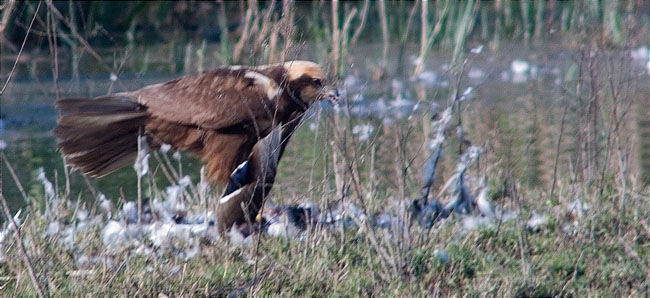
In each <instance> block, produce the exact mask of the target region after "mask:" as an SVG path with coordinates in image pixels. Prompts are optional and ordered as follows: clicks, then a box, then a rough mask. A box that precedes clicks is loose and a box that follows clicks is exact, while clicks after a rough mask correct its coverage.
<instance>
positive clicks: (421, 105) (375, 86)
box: [0, 44, 650, 209]
mask: <svg viewBox="0 0 650 298" xmlns="http://www.w3.org/2000/svg"><path fill="white" fill-rule="evenodd" d="M379 48H380V47H378V46H377V47H374V46H367V47H366V48H364V49H362V50H359V51H351V52H359V53H360V54H363V55H360V56H356V57H355V56H353V57H350V58H349V63H348V64H347V65H348V68H347V70H346V72H347V74H346V75H344V76H343V77H342V78H341V80H340V82H339V84H338V85H339V89H341V90H342V91H343V92H344V94H345V96H346V99H347V102H344V103H343V104H342V105H341V106H340V110H339V111H338V113H340V114H339V115H340V117H339V118H338V120H337V121H338V122H337V123H338V124H339V125H342V126H344V127H346V129H344V130H342V131H344V139H345V140H346V142H345V146H346V147H347V148H348V151H347V152H349V154H350V156H348V158H350V159H354V160H356V161H357V164H358V165H359V171H360V173H359V175H360V177H361V178H362V180H363V181H362V184H363V187H367V188H368V189H372V191H371V192H370V193H371V194H372V195H373V196H376V198H378V199H382V198H386V197H400V196H401V195H402V193H403V194H405V195H407V196H409V195H414V194H416V193H417V189H418V185H419V184H420V178H419V177H420V171H421V165H422V161H423V160H424V159H425V158H426V156H427V151H426V144H427V140H428V136H429V135H430V133H431V129H430V118H431V116H432V115H433V113H435V107H434V106H435V105H436V104H437V105H438V106H440V107H445V106H446V105H447V98H448V93H449V89H450V85H452V84H455V83H456V81H455V79H453V78H451V77H450V72H449V71H448V68H449V65H448V64H447V63H448V61H449V57H448V56H447V55H446V53H432V54H431V56H430V57H429V58H428V60H427V67H426V69H425V71H424V72H423V73H422V74H420V75H419V76H417V77H415V78H411V77H410V76H409V75H408V74H410V73H411V72H412V70H413V68H414V64H413V63H414V61H413V60H414V59H415V58H414V57H410V56H409V55H406V58H405V59H404V64H403V66H402V67H401V68H400V69H397V65H399V64H398V63H397V61H395V60H391V61H390V63H389V66H388V74H389V76H388V77H387V78H385V79H383V80H373V72H374V71H375V70H376V69H375V66H376V65H379V59H378V57H373V54H372V53H380V52H381V51H380V50H377V49H379ZM635 50H637V52H638V49H635ZM641 52H642V50H641ZM641 54H643V53H641ZM163 56H164V55H163ZM636 56H639V55H636ZM636 56H635V57H636ZM641 56H643V55H641ZM302 57H303V56H301V58H302ZM467 57H468V63H467V66H466V67H465V69H464V76H463V78H462V80H461V82H460V90H461V93H463V92H464V91H467V95H466V96H465V97H466V99H467V100H464V101H463V102H462V105H461V109H462V118H461V120H462V124H463V128H464V131H465V134H466V136H467V138H468V139H469V140H470V141H471V142H472V143H473V144H475V145H481V146H484V148H485V149H486V153H485V154H484V157H483V159H484V160H485V162H484V163H483V167H482V168H481V169H479V170H480V171H485V172H484V173H488V172H489V173H493V175H495V176H493V177H489V178H490V179H503V176H498V177H497V176H496V175H503V173H504V172H508V173H511V176H512V177H514V178H515V179H517V180H518V181H517V182H520V183H522V185H525V186H527V187H528V186H529V187H536V188H540V189H542V190H544V189H547V188H548V187H549V185H550V183H551V180H552V177H553V173H554V172H557V173H558V175H560V176H564V177H567V176H572V177H575V178H576V179H579V178H580V177H586V176H588V175H587V174H588V173H590V171H597V170H598V169H601V168H602V166H603V165H602V164H598V162H592V160H599V159H598V157H602V159H600V160H601V163H603V162H602V160H613V159H611V158H609V159H608V158H607V156H605V155H606V150H605V149H604V148H606V144H608V142H609V143H610V144H611V143H612V142H617V143H616V144H620V153H621V156H623V158H624V160H626V161H628V164H629V169H628V173H627V174H628V175H630V177H633V179H635V180H636V181H639V182H645V181H648V180H649V179H650V162H649V161H648V160H650V158H648V156H650V121H648V119H650V117H649V116H650V87H649V84H648V82H649V78H650V76H649V75H648V69H647V66H646V65H647V63H648V57H647V55H646V56H645V58H643V57H642V58H640V59H632V58H631V56H630V52H617V53H613V52H599V53H589V52H586V51H580V50H573V49H563V48H557V47H548V46H545V47H541V46H522V45H517V44H514V45H511V46H504V47H503V48H502V49H501V50H499V51H498V52H492V51H490V50H488V49H483V51H482V52H480V53H478V54H474V53H471V52H469V49H468V53H467ZM590 57H591V58H590ZM306 58H310V59H315V60H319V59H318V58H315V57H306ZM134 59H135V58H134ZM47 63H49V62H48V61H47V60H45V63H43V64H42V65H36V64H32V65H31V66H30V67H27V66H22V67H19V72H18V73H17V76H16V80H15V81H14V82H13V83H12V84H11V85H10V87H9V89H8V92H7V93H6V94H5V95H3V98H2V109H1V114H0V117H1V118H0V139H1V140H4V141H5V142H6V143H7V145H8V146H7V148H6V149H5V154H6V155H7V157H8V159H9V161H10V163H11V166H12V168H13V169H14V170H15V172H16V175H17V178H18V180H19V181H20V184H21V185H22V187H23V188H24V190H25V192H26V193H27V195H28V196H29V197H33V198H42V197H43V185H42V183H40V182H39V180H38V171H37V169H38V168H43V169H44V170H45V173H46V177H47V178H48V179H49V180H50V181H52V182H53V183H55V185H57V186H58V187H59V188H60V190H61V191H63V189H64V188H65V187H66V183H65V179H64V176H65V175H64V172H63V166H62V160H61V158H60V156H59V154H58V153H57V152H56V149H55V143H54V140H53V138H52V135H51V133H50V130H51V129H52V128H53V127H54V125H55V121H56V115H55V112H54V108H53V104H54V101H55V98H56V92H55V90H56V87H55V84H54V83H53V82H52V79H51V74H50V72H49V71H48V68H47V67H46V66H47V65H48V64H47ZM148 63H150V65H149V66H148V67H147V71H146V72H145V71H140V72H138V69H140V70H142V68H141V67H138V66H137V65H136V64H137V63H135V62H134V63H133V65H134V66H133V67H132V68H128V67H127V70H128V69H130V70H132V71H130V73H131V74H128V73H129V71H125V72H127V74H120V75H119V76H118V79H117V81H115V82H111V80H110V79H109V74H107V73H105V72H103V71H101V70H97V69H93V67H92V61H84V62H83V63H81V64H82V67H81V73H80V76H79V79H72V78H71V76H69V75H68V76H62V78H61V79H59V84H58V90H59V96H60V97H66V96H79V97H81V96H84V97H85V96H98V95H102V94H106V93H108V92H109V90H110V91H112V92H117V91H124V90H133V89H136V88H139V87H141V86H144V85H147V84H151V83H156V82H162V81H165V80H167V79H171V78H174V77H176V76H178V75H169V74H168V73H169V71H174V70H178V69H180V68H182V67H176V66H175V67H173V68H170V67H169V63H168V62H165V61H164V59H161V61H156V60H155V59H153V58H152V59H151V60H150V61H149V62H148ZM179 63H180V65H182V62H177V63H176V64H179ZM34 65H36V66H37V67H35V66H34ZM589 65H592V67H591V68H589V67H588V66H589ZM594 65H595V66H594ZM211 66H214V65H212V64H211V63H206V67H211ZM35 68H36V69H35ZM590 69H591V71H589V70H590ZM62 73H68V72H67V69H66V68H65V66H62ZM165 73H167V74H165ZM405 74H407V75H405ZM468 88H471V89H468ZM597 90H600V91H598V92H596V91H597ZM612 94H615V95H616V96H612ZM612 98H616V99H617V100H618V101H617V103H619V104H620V107H621V108H619V109H616V110H615V113H616V115H617V117H618V118H617V119H619V118H620V119H619V120H620V121H619V122H616V121H614V122H612V121H610V120H611V119H613V116H612V115H614V114H613V113H614V112H612V111H614V109H613V108H612V107H613V103H614V100H613V99H612ZM593 111H596V112H593ZM334 113H335V111H334V109H333V108H332V107H331V106H328V105H323V106H322V107H317V108H315V109H313V111H312V113H310V114H309V116H308V117H307V119H306V120H305V123H304V125H303V127H302V128H301V129H300V130H299V132H298V134H297V135H296V136H295V137H294V139H293V140H292V143H291V145H290V146H289V148H288V151H287V153H286V156H285V158H284V159H283V161H282V168H281V170H280V171H281V173H280V175H279V181H278V184H277V187H276V188H275V191H276V195H275V196H276V199H277V200H280V201H282V200H290V198H296V197H303V198H304V197H305V196H308V197H311V196H316V194H319V193H322V192H323V191H325V192H331V191H333V188H334V187H333V183H332V182H331V181H332V170H331V168H332V153H331V150H323V148H326V149H327V148H330V149H331V146H332V143H333V136H332V135H333V133H332V127H333V119H334V116H333V115H334ZM594 114H597V116H594ZM347 115H350V118H349V121H348V118H347ZM590 119H596V120H593V121H592V120H590ZM615 122H616V123H620V124H619V126H618V127H619V129H618V132H619V134H618V135H619V136H620V138H618V139H616V138H612V135H611V134H608V131H611V130H612V129H611V127H612V126H609V124H611V123H615ZM452 135H453V133H452ZM450 139H451V138H450ZM608 140H609V141H608ZM454 146H455V145H454V140H450V145H449V147H448V149H447V160H446V161H445V162H444V163H443V164H442V168H441V169H442V171H443V173H444V172H445V170H447V171H448V170H450V169H453V165H454V151H455V150H454V149H452V148H455V147H454ZM558 152H559V154H558ZM615 153H616V152H615ZM168 157H169V159H170V161H171V162H172V163H173V164H174V167H175V168H176V169H178V170H179V171H181V172H182V174H183V175H185V174H187V175H190V176H191V177H192V178H193V180H194V181H195V182H196V181H197V179H198V168H199V165H198V164H197V162H196V161H195V160H193V159H192V158H190V157H187V156H183V157H182V158H181V159H180V161H179V160H177V159H175V158H174V157H173V156H172V154H171V153H169V154H168ZM152 160H153V164H152V168H153V169H156V162H155V160H154V159H152ZM612 163H613V161H612ZM556 164H557V166H556ZM3 167H4V168H3V175H2V188H3V192H4V195H5V196H6V197H7V198H8V199H9V201H10V203H11V205H12V208H13V209H17V208H21V207H23V206H25V204H27V202H25V200H24V199H23V196H22V195H21V193H20V191H19V190H18V186H17V183H16V182H15V181H14V179H13V178H12V176H11V175H10V173H9V171H8V170H7V168H6V167H5V165H3ZM158 172H159V171H158ZM614 175H615V174H614ZM440 179H444V174H443V175H441V177H440ZM70 183H71V189H72V191H71V194H72V195H73V196H74V197H78V198H82V199H88V198H92V197H93V191H94V189H97V190H99V191H101V192H102V193H105V194H106V195H107V196H108V197H109V198H112V199H116V200H117V199H119V198H125V199H127V200H133V199H134V198H135V196H136V195H135V194H136V187H135V185H136V179H135V174H134V172H133V170H132V169H130V168H125V169H122V170H121V171H119V172H117V173H115V174H111V175H109V176H107V177H105V178H102V179H89V180H86V179H84V178H83V177H82V176H81V175H79V174H78V173H73V174H72V175H71V176H70ZM145 184H146V185H149V184H156V186H157V187H158V188H159V189H162V188H163V187H164V186H166V185H169V182H168V181H167V179H166V178H165V177H164V176H163V175H161V174H160V173H157V175H156V178H155V179H154V180H151V181H147V182H146V183H145ZM89 185H92V187H90V186H89ZM154 195H155V194H154Z"/></svg>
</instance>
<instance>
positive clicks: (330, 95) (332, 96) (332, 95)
mask: <svg viewBox="0 0 650 298" xmlns="http://www.w3.org/2000/svg"><path fill="white" fill-rule="evenodd" d="M323 99H326V100H328V101H330V102H331V103H333V104H337V103H338V102H339V100H340V99H341V96H340V95H339V90H338V89H336V88H331V89H329V90H327V91H326V92H325V96H323Z"/></svg>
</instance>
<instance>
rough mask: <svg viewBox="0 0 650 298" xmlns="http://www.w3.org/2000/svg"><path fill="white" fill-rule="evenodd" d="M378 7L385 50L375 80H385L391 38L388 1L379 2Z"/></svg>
mask: <svg viewBox="0 0 650 298" xmlns="http://www.w3.org/2000/svg"><path fill="white" fill-rule="evenodd" d="M378 6H379V23H380V24H381V37H382V44H383V49H382V52H381V65H380V69H379V73H377V74H376V75H375V79H380V78H383V77H384V76H385V75H386V68H387V67H388V50H389V46H390V36H389V35H388V16H387V15H386V1H385V0H379V5H378Z"/></svg>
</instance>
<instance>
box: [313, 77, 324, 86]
mask: <svg viewBox="0 0 650 298" xmlns="http://www.w3.org/2000/svg"><path fill="white" fill-rule="evenodd" d="M312 83H314V85H316V86H317V87H322V86H323V81H322V80H321V79H312Z"/></svg>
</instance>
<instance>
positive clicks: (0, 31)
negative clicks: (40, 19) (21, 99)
mask: <svg viewBox="0 0 650 298" xmlns="http://www.w3.org/2000/svg"><path fill="white" fill-rule="evenodd" d="M13 5H14V1H13V0H12V1H9V2H7V3H5V4H3V6H4V7H3V14H2V23H1V24H0V26H2V27H0V38H3V39H4V29H5V27H6V25H7V24H6V22H8V21H9V16H10V15H11V10H12V9H13ZM40 8H41V2H38V6H36V11H34V16H33V17H32V20H31V21H30V22H29V27H27V33H25V38H24V39H23V43H22V44H21V45H20V50H19V51H18V56H17V57H16V60H15V61H14V65H13V66H12V67H11V71H9V75H8V76H7V80H6V81H5V83H4V85H3V86H2V89H0V95H2V94H4V93H5V90H6V89H7V86H8V85H9V82H10V81H11V77H12V76H13V74H14V72H15V71H16V66H17V65H18V61H19V60H20V56H21V55H22V54H23V50H24V49H25V43H26V42H27V37H28V36H29V34H30V33H31V31H32V26H34V21H35V20H36V17H37V16H38V11H39V10H40Z"/></svg>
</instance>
